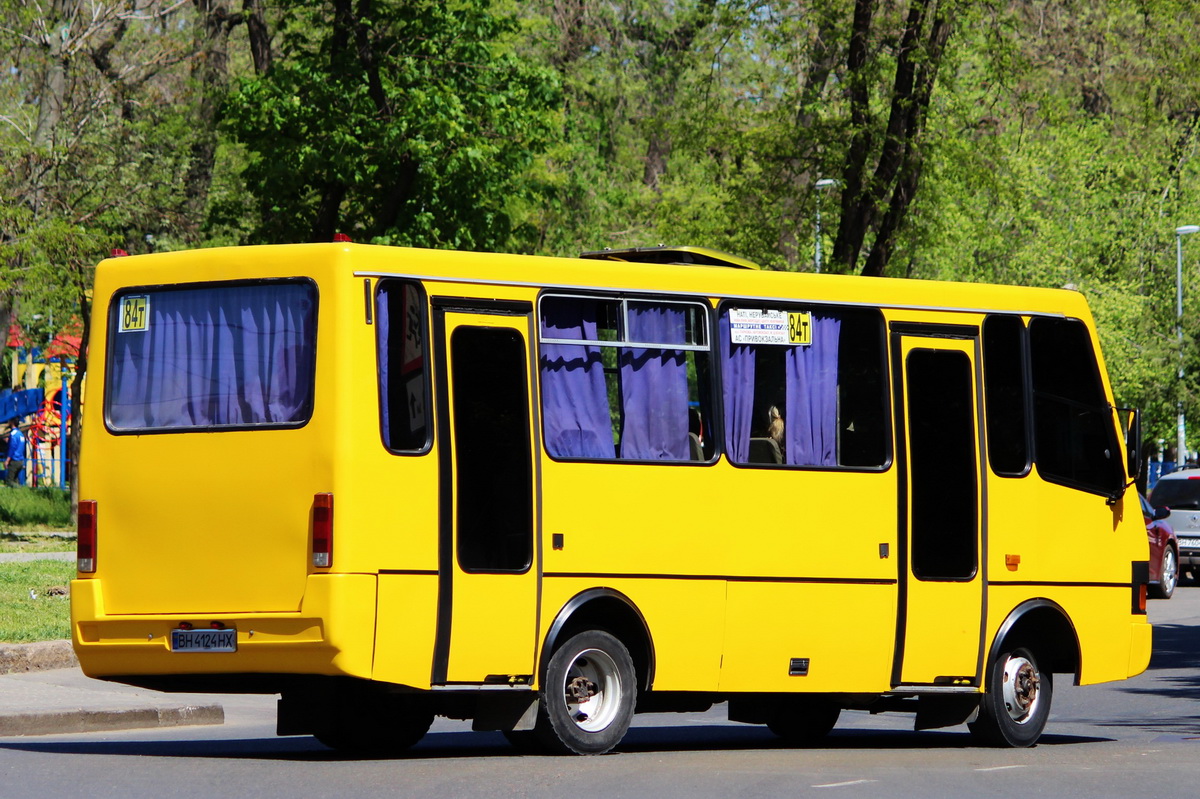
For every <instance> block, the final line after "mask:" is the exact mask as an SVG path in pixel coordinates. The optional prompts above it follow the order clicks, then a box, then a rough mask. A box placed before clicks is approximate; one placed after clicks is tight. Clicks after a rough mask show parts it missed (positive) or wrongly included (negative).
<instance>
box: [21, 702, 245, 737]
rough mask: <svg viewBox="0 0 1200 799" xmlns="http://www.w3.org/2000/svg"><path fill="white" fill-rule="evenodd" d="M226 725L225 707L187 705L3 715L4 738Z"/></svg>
mask: <svg viewBox="0 0 1200 799" xmlns="http://www.w3.org/2000/svg"><path fill="white" fill-rule="evenodd" d="M224 723H225V709H224V708H223V707H221V705H184V706H182V707H144V708H129V709H119V710H85V709H83V708H78V709H72V710H60V711H54V712H49V713H18V714H13V715H8V716H5V715H0V736H20V735H57V734H64V733H66V734H70V733H80V732H106V731H112V730H136V729H146V728H148V727H187V726H196V725H201V724H224Z"/></svg>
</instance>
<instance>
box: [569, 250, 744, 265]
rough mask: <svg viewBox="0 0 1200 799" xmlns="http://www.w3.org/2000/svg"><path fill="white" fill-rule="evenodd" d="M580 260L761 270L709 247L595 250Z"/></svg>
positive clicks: (582, 255)
mask: <svg viewBox="0 0 1200 799" xmlns="http://www.w3.org/2000/svg"><path fill="white" fill-rule="evenodd" d="M579 257H580V258H592V259H595V260H599V261H628V262H631V263H639V264H698V265H700V266H729V267H733V268H735V269H759V268H760V267H759V265H758V264H756V263H754V262H753V261H748V260H746V259H745V258H739V257H738V256H736V255H730V254H729V253H724V252H721V251H720V250H710V249H709V248H707V247H668V246H666V245H662V244H660V245H659V246H657V247H629V248H627V249H622V250H608V249H605V250H594V251H592V252H583V253H580V254H579Z"/></svg>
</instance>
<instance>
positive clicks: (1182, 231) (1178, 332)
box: [1175, 225, 1200, 468]
mask: <svg viewBox="0 0 1200 799" xmlns="http://www.w3.org/2000/svg"><path fill="white" fill-rule="evenodd" d="M1192 233H1200V225H1181V226H1180V227H1177V228H1175V340H1176V342H1177V343H1178V345H1179V386H1178V389H1177V390H1178V391H1179V392H1180V393H1179V394H1178V400H1177V402H1176V410H1177V411H1178V412H1179V418H1178V420H1177V423H1176V427H1175V463H1176V464H1177V466H1176V468H1182V467H1183V465H1184V464H1185V463H1187V436H1186V435H1185V430H1186V428H1185V426H1184V419H1183V394H1182V392H1183V237H1184V236H1188V235H1191V234H1192Z"/></svg>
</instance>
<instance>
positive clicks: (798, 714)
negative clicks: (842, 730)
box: [767, 696, 842, 746]
mask: <svg viewBox="0 0 1200 799" xmlns="http://www.w3.org/2000/svg"><path fill="white" fill-rule="evenodd" d="M841 713H842V709H841V708H840V707H838V706H837V705H835V704H834V703H833V702H830V701H829V700H827V699H821V698H819V697H807V696H797V697H794V698H791V699H789V700H788V701H786V702H784V703H783V704H782V706H781V707H780V708H779V711H778V712H777V713H776V714H775V715H774V716H772V717H771V720H770V721H768V722H767V729H769V730H770V731H771V732H773V733H775V734H776V735H778V736H779V737H780V738H782V739H783V742H784V743H785V744H787V745H788V746H814V745H816V744H818V743H820V742H821V741H822V740H823V739H824V738H825V736H827V735H828V734H829V733H830V731H831V730H832V729H833V727H834V725H835V724H837V720H838V716H840V715H841Z"/></svg>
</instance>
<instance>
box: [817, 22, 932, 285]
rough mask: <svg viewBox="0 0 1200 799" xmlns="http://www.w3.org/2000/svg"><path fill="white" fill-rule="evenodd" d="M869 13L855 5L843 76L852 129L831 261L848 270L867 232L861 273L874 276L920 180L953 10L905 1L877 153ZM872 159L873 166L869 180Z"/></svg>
mask: <svg viewBox="0 0 1200 799" xmlns="http://www.w3.org/2000/svg"><path fill="white" fill-rule="evenodd" d="M874 13H875V0H857V2H856V3H855V12H854V23H853V29H852V33H851V38H850V49H849V59H848V67H849V73H848V76H847V79H848V82H849V96H850V105H851V121H852V124H853V128H854V132H853V135H852V138H851V143H850V147H849V150H848V153H847V157H846V166H845V171H844V173H843V178H844V181H843V192H842V217H841V221H840V224H839V226H838V233H837V238H836V240H835V241H834V246H833V253H832V260H833V261H834V262H835V263H837V264H839V265H840V266H841V268H842V269H844V270H846V271H854V270H855V269H856V268H858V265H859V259H860V257H861V255H862V251H863V248H864V247H865V246H866V241H867V238H868V236H872V237H873V242H872V244H871V247H870V249H869V250H868V252H867V257H866V259H865V261H864V262H863V264H862V270H861V272H862V274H864V275H876V276H878V275H882V274H883V273H884V270H885V269H886V267H887V264H888V261H889V260H890V258H891V255H892V251H893V248H894V246H895V235H896V233H897V232H898V231H899V229H900V228H901V226H902V225H903V223H904V219H905V217H906V216H907V213H908V209H909V208H910V207H911V205H912V203H913V200H914V199H915V197H916V194H917V189H918V186H919V185H920V177H921V167H922V156H923V134H924V130H925V120H926V117H927V115H928V111H929V103H930V99H931V97H932V94H933V87H934V84H935V83H936V80H937V72H938V67H939V66H940V64H941V60H942V56H943V54H944V53H945V49H946V43H947V41H948V40H949V37H950V32H951V25H952V19H951V16H952V10H951V11H947V10H946V8H945V7H944V6H943V5H942V4H941V3H940V2H939V0H911V2H910V4H909V7H908V15H907V17H906V20H905V24H904V30H903V33H902V35H901V39H900V48H899V52H898V53H897V58H896V72H895V77H894V80H893V83H892V96H891V108H890V110H889V115H888V120H887V126H886V128H885V130H884V134H883V141H882V143H881V146H880V148H879V152H878V154H877V155H875V156H872V152H873V148H872V144H873V134H872V132H871V126H872V123H871V119H870V112H869V105H868V103H869V94H868V81H869V77H868V76H867V75H866V67H867V65H868V63H869V60H870V59H869V47H870V44H869V43H870V32H871V20H872V17H873V15H874ZM930 19H932V22H930V21H929V20H930ZM926 29H928V30H926ZM872 158H874V164H875V166H874V169H873V170H872V171H871V173H870V176H869V177H868V162H869V161H870V160H871V159H872ZM884 209H886V210H884Z"/></svg>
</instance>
